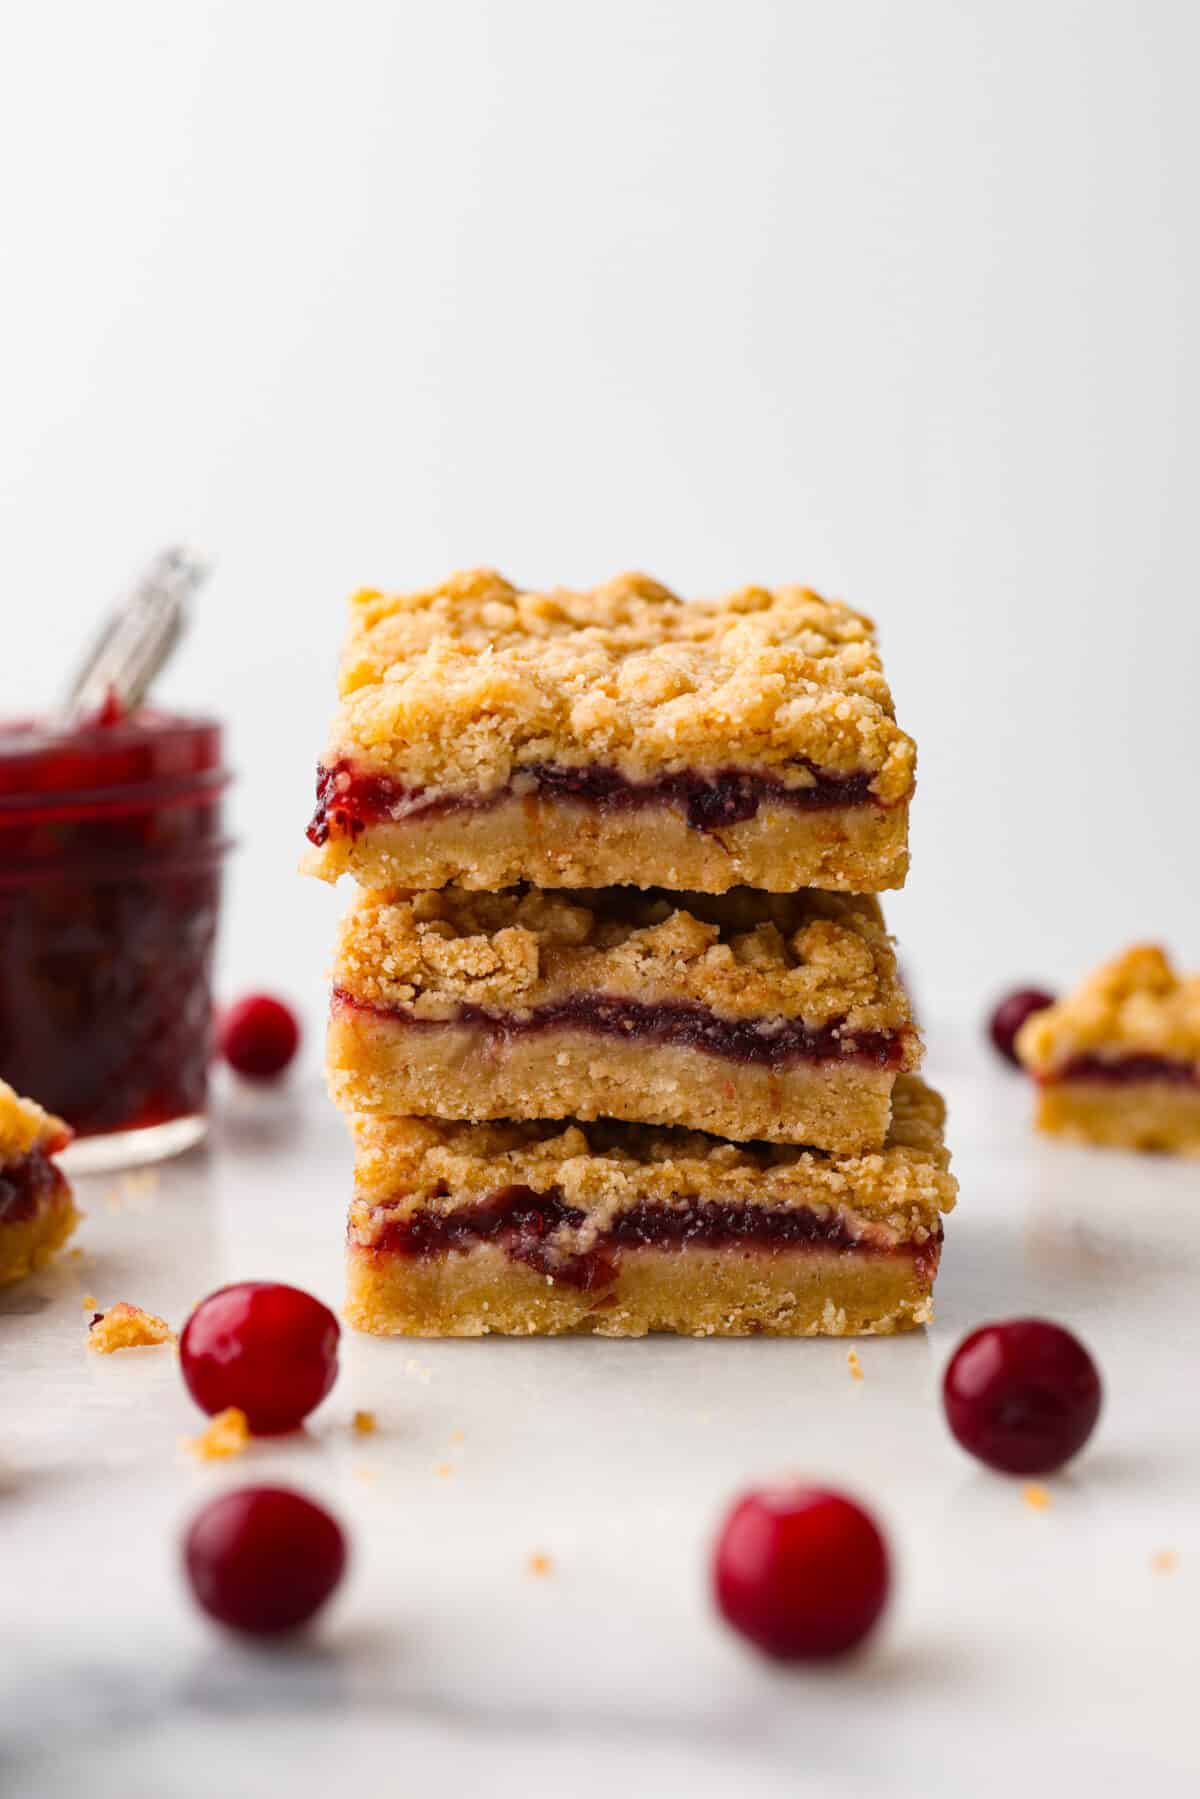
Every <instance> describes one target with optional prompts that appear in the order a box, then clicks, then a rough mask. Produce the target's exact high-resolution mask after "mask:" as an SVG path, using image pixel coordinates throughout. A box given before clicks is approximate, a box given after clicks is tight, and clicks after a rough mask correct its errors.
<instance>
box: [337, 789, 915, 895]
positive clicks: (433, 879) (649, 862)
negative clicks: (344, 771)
mask: <svg viewBox="0 0 1200 1799" xmlns="http://www.w3.org/2000/svg"><path fill="white" fill-rule="evenodd" d="M303 866H304V869H305V871H306V872H307V873H309V874H314V875H317V876H318V877H319V878H320V879H322V880H325V881H336V880H337V879H338V877H339V876H340V875H343V874H350V875H353V877H354V879H355V880H356V881H358V882H359V884H360V885H361V886H364V887H378V888H387V887H406V888H429V887H444V886H446V885H447V884H448V883H449V882H455V883H456V884H457V885H458V886H460V887H467V888H473V889H482V890H485V891H488V892H494V891H496V890H497V889H499V888H501V887H510V886H512V885H513V884H514V883H516V882H520V881H529V882H532V883H533V884H534V885H536V886H538V887H608V886H631V887H648V886H661V887H667V888H673V889H676V890H686V889H689V888H690V889H692V890H693V891H695V892H697V893H726V892H728V890H729V889H730V888H731V887H740V886H745V887H759V888H763V889H765V891H766V892H768V893H794V892H795V891H796V890H797V889H799V888H801V887H820V888H824V889H826V890H827V891H833V892H840V893H862V894H865V893H882V892H885V891H887V890H888V889H889V888H895V887H903V885H904V880H905V876H906V875H907V873H908V802H907V800H903V801H898V802H897V803H896V804H894V805H890V806H879V805H873V804H867V805H859V806H841V807H832V808H830V809H829V810H826V811H814V812H800V811H797V810H795V809H794V808H792V807H788V806H775V805H772V804H771V803H770V802H768V803H766V804H764V805H762V806H760V807H759V810H758V812H757V813H756V814H755V816H754V817H753V818H748V819H745V820H743V821H742V823H740V824H734V825H722V826H721V827H720V828H719V829H718V830H709V831H699V830H696V829H694V828H693V827H692V826H691V825H689V824H688V822H687V818H686V816H685V814H684V813H683V811H682V810H681V809H680V808H679V807H678V806H672V805H663V806H654V807H647V808H644V809H641V810H635V811H619V810H614V811H610V812H605V811H602V810H601V809H599V808H596V807H589V806H582V805H578V804H574V803H572V802H571V801H569V800H551V799H548V798H546V797H545V796H544V795H536V794H534V795H525V796H523V797H515V796H512V797H509V798H506V799H503V800H500V801H498V802H497V803H496V805H494V806H488V807H485V808H480V809H477V810H471V809H467V810H461V811H455V812H446V813H436V814H433V815H432V816H425V817H421V816H418V817H416V818H412V819H408V820H404V821H401V822H392V821H387V822H384V823H380V824H374V825H368V826H367V828H366V829H365V830H363V831H362V832H360V834H359V835H358V836H357V837H337V836H331V837H330V838H329V839H328V841H327V842H326V843H324V844H323V845H322V846H321V848H320V849H316V850H311V851H310V852H309V853H308V854H307V855H306V856H305V858H304V863H303Z"/></svg>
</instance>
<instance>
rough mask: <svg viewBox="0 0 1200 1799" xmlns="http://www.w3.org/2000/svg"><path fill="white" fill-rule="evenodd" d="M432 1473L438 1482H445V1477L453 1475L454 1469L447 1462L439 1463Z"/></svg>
mask: <svg viewBox="0 0 1200 1799" xmlns="http://www.w3.org/2000/svg"><path fill="white" fill-rule="evenodd" d="M433 1472H434V1473H435V1474H436V1475H437V1476H438V1478H439V1479H440V1480H445V1479H446V1477H447V1475H450V1474H453V1473H454V1469H453V1468H452V1466H451V1465H450V1463H449V1462H439V1463H438V1465H437V1467H436V1468H435V1469H434V1471H433Z"/></svg>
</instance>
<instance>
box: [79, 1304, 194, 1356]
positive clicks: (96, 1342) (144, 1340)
mask: <svg viewBox="0 0 1200 1799" xmlns="http://www.w3.org/2000/svg"><path fill="white" fill-rule="evenodd" d="M174 1341H175V1333H174V1331H173V1330H172V1329H171V1327H170V1325H169V1324H168V1323H167V1321H166V1319H165V1318H159V1317H157V1316H156V1315H155V1314H154V1313H153V1312H143V1310H142V1308H141V1306H131V1305H127V1304H126V1303H125V1301H124V1300H123V1299H122V1300H119V1301H118V1302H117V1304H116V1305H115V1306H110V1307H109V1309H108V1311H107V1312H97V1313H96V1315H95V1317H94V1318H93V1319H92V1322H91V1326H90V1329H89V1333H88V1348H89V1349H94V1350H95V1351H96V1354H97V1355H111V1354H112V1352H113V1350H114V1349H145V1348H148V1347H149V1346H150V1345H151V1344H155V1343H173V1342H174Z"/></svg>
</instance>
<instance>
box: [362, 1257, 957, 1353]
mask: <svg viewBox="0 0 1200 1799" xmlns="http://www.w3.org/2000/svg"><path fill="white" fill-rule="evenodd" d="M936 1265H937V1258H936V1253H935V1252H933V1251H931V1252H929V1253H928V1254H927V1255H926V1256H925V1257H923V1258H920V1259H919V1258H917V1257H916V1256H864V1255H859V1256H857V1257H855V1256H850V1255H847V1254H846V1253H845V1252H839V1251H837V1250H821V1249H804V1250H794V1251H790V1252H789V1251H776V1252H774V1253H763V1252H754V1251H748V1252H746V1253H745V1254H743V1255H738V1254H730V1252H729V1251H727V1250H712V1249H703V1248H700V1249H684V1250H656V1249H650V1248H645V1249H639V1250H635V1251H624V1252H622V1255H621V1257H620V1262H619V1266H618V1268H617V1270H616V1272H615V1275H614V1278H613V1280H612V1282H611V1283H610V1284H609V1285H608V1286H606V1287H605V1288H604V1290H603V1291H602V1292H591V1293H589V1292H582V1291H580V1290H579V1289H577V1288H574V1287H569V1286H564V1285H562V1284H561V1283H558V1282H555V1281H553V1280H551V1279H549V1278H548V1277H547V1276H545V1275H542V1274H539V1273H537V1272H536V1270H534V1269H532V1268H526V1267H523V1266H521V1265H520V1264H519V1263H518V1264H514V1263H513V1262H512V1260H511V1259H510V1258H509V1257H508V1255H507V1254H506V1253H505V1251H504V1250H502V1249H498V1248H496V1247H495V1246H494V1245H492V1244H481V1245H478V1246H477V1247H475V1248H473V1249H471V1250H469V1251H467V1252H466V1253H458V1254H454V1255H452V1256H448V1257H446V1258H445V1259H444V1260H441V1261H437V1262H413V1261H411V1260H409V1259H408V1258H406V1257H403V1256H397V1255H390V1256H389V1255H379V1254H376V1253H373V1252H372V1251H370V1250H369V1249H363V1248H362V1247H361V1246H360V1245H359V1244H357V1243H356V1242H354V1241H353V1240H352V1241H351V1244H350V1248H349V1254H348V1278H347V1299H346V1311H345V1316H346V1319H347V1321H348V1322H349V1323H350V1324H351V1325H353V1326H354V1327H355V1328H356V1329H358V1330H361V1331H369V1332H371V1333H372V1334H373V1335H375V1336H384V1337H386V1336H400V1337H483V1336H487V1335H489V1334H498V1335H504V1336H522V1337H527V1336H560V1335H564V1334H568V1333H569V1334H585V1335H591V1336H600V1337H644V1336H646V1335H647V1334H648V1333H649V1332H651V1331H672V1332H675V1333H676V1334H678V1335H680V1336H689V1337H748V1336H760V1335H762V1336H779V1337H818V1336H831V1337H846V1336H890V1335H892V1334H893V1333H895V1332H898V1331H906V1330H914V1329H916V1328H918V1327H919V1326H920V1325H923V1324H927V1323H928V1322H929V1321H930V1319H931V1318H932V1316H933V1301H932V1298H931V1290H932V1285H933V1276H934V1273H935V1271H936Z"/></svg>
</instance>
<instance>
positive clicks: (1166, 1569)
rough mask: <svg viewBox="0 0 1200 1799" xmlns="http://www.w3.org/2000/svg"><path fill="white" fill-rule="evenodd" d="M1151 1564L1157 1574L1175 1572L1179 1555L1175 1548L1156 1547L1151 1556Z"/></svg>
mask: <svg viewBox="0 0 1200 1799" xmlns="http://www.w3.org/2000/svg"><path fill="white" fill-rule="evenodd" d="M1150 1566H1151V1567H1152V1568H1153V1570H1154V1572H1155V1573H1156V1574H1174V1572H1175V1570H1176V1568H1177V1567H1178V1566H1179V1557H1178V1556H1177V1555H1176V1553H1175V1551H1174V1550H1173V1549H1156V1550H1155V1552H1154V1554H1153V1555H1152V1556H1151V1557H1150Z"/></svg>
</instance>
